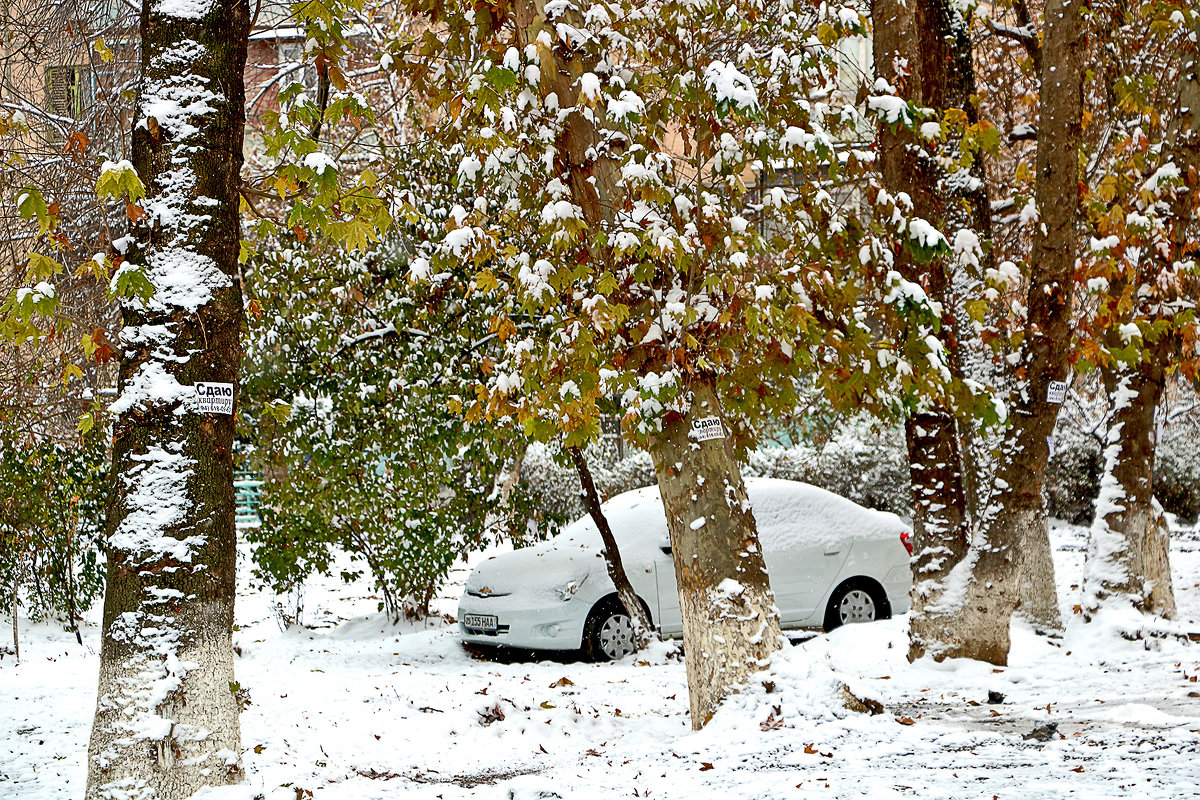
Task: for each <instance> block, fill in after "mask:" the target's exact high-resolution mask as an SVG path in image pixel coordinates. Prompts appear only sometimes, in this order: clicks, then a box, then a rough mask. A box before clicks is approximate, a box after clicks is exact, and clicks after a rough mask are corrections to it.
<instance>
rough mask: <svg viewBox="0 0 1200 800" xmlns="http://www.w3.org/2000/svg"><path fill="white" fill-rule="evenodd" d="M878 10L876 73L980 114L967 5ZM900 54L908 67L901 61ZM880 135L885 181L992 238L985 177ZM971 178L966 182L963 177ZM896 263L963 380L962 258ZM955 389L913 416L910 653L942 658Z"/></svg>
mask: <svg viewBox="0 0 1200 800" xmlns="http://www.w3.org/2000/svg"><path fill="white" fill-rule="evenodd" d="M871 14H872V20H873V21H874V23H875V42H874V45H875V53H876V55H875V69H876V75H877V76H878V77H879V78H883V79H884V80H886V81H888V83H889V84H891V85H893V86H896V87H897V88H898V89H900V90H901V91H902V96H904V97H905V98H906V99H908V100H910V101H912V102H914V103H915V104H917V105H918V106H922V107H927V108H933V109H936V110H937V111H939V112H941V111H943V110H945V109H948V108H959V109H962V110H964V111H966V112H967V113H968V115H969V116H970V117H973V116H974V113H975V112H974V108H973V106H972V105H971V102H970V98H971V96H972V95H973V94H974V92H975V72H974V66H973V64H972V60H971V43H970V40H969V39H968V38H967V36H966V32H967V26H966V25H965V24H964V23H963V20H962V18H961V16H960V15H959V14H958V12H956V11H955V10H954V9H953V8H952V7H951V6H950V4H949V3H946V2H943V0H918V1H917V2H915V3H905V2H902V1H901V0H874V2H873V4H872V12H871ZM898 61H899V62H900V63H903V65H904V68H903V69H897V62H898ZM878 135H879V168H880V174H881V176H882V178H883V183H884V185H885V187H886V188H887V189H888V191H889V192H891V193H892V194H899V193H900V192H904V193H906V194H908V196H909V197H910V198H911V199H912V202H913V209H912V213H913V215H914V216H917V217H920V218H922V219H924V220H926V221H928V222H930V223H931V224H933V225H934V226H935V227H937V228H938V229H939V230H942V231H943V232H944V233H946V234H947V235H949V236H951V237H952V236H953V235H954V233H955V230H956V229H960V228H964V227H968V228H972V229H974V231H976V232H977V233H979V234H982V235H983V236H984V237H985V238H986V233H984V232H985V231H986V229H987V228H988V219H989V218H988V214H987V196H986V192H985V190H984V189H983V188H982V187H983V182H982V180H981V181H979V188H978V189H977V190H975V191H973V192H969V193H968V194H966V195H964V194H962V193H960V192H958V191H956V190H955V188H954V187H952V186H951V185H950V182H949V181H948V180H947V177H948V176H947V175H946V172H945V170H944V169H943V168H942V167H941V166H940V164H939V163H938V161H937V160H936V158H935V157H934V154H933V153H930V152H928V150H927V149H926V148H927V145H923V143H922V142H921V141H920V140H919V139H918V137H917V136H915V135H914V133H913V132H912V131H909V130H905V129H902V128H899V127H898V126H886V125H881V126H880V130H879V134H878ZM945 146H946V147H947V148H949V149H954V148H956V146H957V143H956V142H954V141H951V142H947V144H946V145H945ZM979 163H980V162H979V161H978V160H976V164H977V165H978V164H979ZM962 184H963V182H962V181H959V182H958V184H957V185H958V186H961V185H962ZM895 264H896V269H897V270H898V271H899V272H900V274H901V275H903V276H904V278H905V279H906V280H909V281H912V282H914V283H918V284H920V285H921V286H922V287H923V288H924V289H925V291H926V294H927V295H928V296H929V297H930V298H932V299H933V300H935V301H937V302H938V303H940V304H941V305H942V308H943V309H944V313H943V318H942V327H941V329H940V330H939V331H938V332H937V334H936V335H937V338H938V340H939V342H940V343H941V345H942V347H943V348H945V351H946V352H947V353H949V354H951V365H950V366H951V373H952V376H953V377H954V378H955V379H956V380H960V379H961V378H962V370H961V367H960V366H959V365H960V363H961V362H960V354H959V352H958V348H959V347H960V346H961V343H962V342H963V341H964V338H963V336H962V334H961V331H960V330H959V325H958V319H959V318H958V316H957V315H956V313H955V309H956V306H957V298H956V297H955V296H954V288H953V287H954V278H953V271H954V268H955V266H954V265H953V264H952V263H951V262H950V261H949V260H948V259H946V258H935V259H934V260H933V261H932V262H930V263H929V264H919V263H917V262H916V260H915V259H914V258H913V256H912V254H911V253H909V252H908V251H907V250H906V249H904V248H898V249H897V251H896V253H895ZM907 333H909V332H906V334H907ZM947 389H948V391H947V393H946V394H944V395H943V396H941V397H928V398H925V399H924V403H925V408H924V409H923V410H920V411H916V412H914V413H913V414H912V415H911V416H910V417H909V419H908V420H907V421H906V423H905V440H906V443H907V447H908V457H909V478H910V483H911V486H912V501H913V506H912V507H913V553H914V557H913V571H914V577H915V579H914V581H913V590H912V612H911V614H910V616H909V653H908V656H909V659H910V660H915V659H917V658H920V657H921V656H923V655H926V654H931V655H933V656H934V657H935V658H939V659H940V658H941V657H942V652H943V650H944V647H945V642H946V641H947V637H948V634H947V630H948V628H951V627H953V620H954V617H955V615H956V613H957V605H956V603H955V598H954V597H953V596H952V594H951V596H948V595H947V589H948V588H949V584H948V583H947V582H948V581H949V580H950V578H951V573H952V572H953V571H954V569H955V567H956V566H957V565H958V564H959V562H961V561H962V559H963V557H964V556H965V555H966V554H967V550H968V546H969V543H970V535H971V514H970V508H969V496H968V492H967V490H966V485H965V476H966V473H967V470H966V468H965V465H964V449H963V446H962V442H961V441H960V438H959V430H958V429H959V425H958V421H957V419H956V417H955V413H954V409H953V408H952V407H951V402H950V400H949V387H947Z"/></svg>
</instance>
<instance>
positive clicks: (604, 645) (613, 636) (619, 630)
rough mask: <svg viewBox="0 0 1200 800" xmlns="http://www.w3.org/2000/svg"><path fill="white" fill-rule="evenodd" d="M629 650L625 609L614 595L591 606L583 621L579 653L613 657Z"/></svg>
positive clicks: (606, 658)
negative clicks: (581, 647)
mask: <svg viewBox="0 0 1200 800" xmlns="http://www.w3.org/2000/svg"><path fill="white" fill-rule="evenodd" d="M632 652H633V625H632V623H631V622H630V619H629V612H627V611H626V610H625V607H624V606H623V605H621V601H620V600H617V599H616V598H615V597H613V598H606V599H604V600H601V601H600V602H599V603H597V604H596V605H595V607H593V608H592V611H591V613H590V614H588V618H587V622H585V623H584V625H583V653H584V655H586V656H587V657H588V659H590V660H591V661H617V660H619V659H621V658H624V657H625V656H627V655H629V654H630V653H632Z"/></svg>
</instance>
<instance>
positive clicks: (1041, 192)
mask: <svg viewBox="0 0 1200 800" xmlns="http://www.w3.org/2000/svg"><path fill="white" fill-rule="evenodd" d="M1042 42H1043V44H1042V65H1043V73H1042V77H1043V80H1042V85H1041V93H1040V98H1039V112H1038V116H1039V131H1038V148H1037V192H1036V202H1037V208H1038V216H1039V220H1038V222H1037V223H1036V224H1035V228H1034V236H1033V253H1032V258H1031V266H1030V278H1029V296H1028V310H1027V322H1026V329H1025V339H1024V343H1023V347H1022V359H1021V362H1020V366H1019V370H1018V380H1019V382H1020V386H1021V389H1020V392H1019V394H1018V395H1017V397H1016V398H1015V400H1014V402H1013V403H1012V407H1011V409H1010V423H1011V427H1010V428H1009V431H1008V433H1007V435H1006V436H1005V440H1004V444H1003V445H1002V447H1001V453H1000V458H999V462H998V464H997V469H996V477H995V486H994V488H993V492H992V497H991V500H990V502H989V506H988V508H987V509H986V510H985V512H984V519H983V520H982V521H981V526H980V527H981V531H980V533H979V534H978V535H977V536H976V539H975V541H974V542H973V544H972V553H971V554H970V556H969V558H971V559H973V561H974V569H973V576H972V579H971V581H970V582H969V584H968V586H967V597H966V602H965V605H964V607H963V609H962V613H961V614H959V616H958V617H957V618H956V621H957V623H958V624H957V626H956V631H955V638H956V639H957V642H956V643H955V645H954V646H953V647H952V649H951V651H950V652H949V653H948V655H952V656H955V657H962V658H977V659H980V660H983V661H989V662H991V663H993V664H1006V663H1007V662H1008V650H1009V623H1010V621H1011V618H1012V614H1013V612H1014V611H1016V610H1018V609H1020V610H1021V612H1022V613H1024V614H1025V615H1026V616H1028V617H1029V618H1030V619H1031V621H1032V622H1033V623H1034V624H1035V625H1036V626H1038V627H1039V628H1041V629H1045V630H1056V629H1059V628H1061V625H1062V623H1061V618H1060V616H1059V612H1058V598H1057V593H1056V591H1055V584H1054V564H1053V562H1052V561H1051V560H1050V544H1049V535H1048V532H1047V525H1046V511H1045V504H1044V499H1043V497H1042V484H1043V476H1044V474H1045V471H1046V462H1047V461H1048V460H1049V457H1050V437H1051V436H1052V435H1053V433H1054V424H1055V422H1056V420H1057V419H1058V411H1059V405H1058V404H1057V403H1053V402H1051V401H1050V399H1049V398H1048V394H1047V393H1048V391H1049V389H1050V384H1051V382H1052V381H1065V380H1066V378H1067V371H1068V369H1069V364H1068V356H1069V353H1070V346H1071V313H1072V288H1073V285H1074V274H1075V260H1076V256H1077V249H1078V242H1079V144H1080V139H1081V137H1082V131H1083V125H1082V113H1083V108H1082V106H1083V103H1082V100H1083V70H1084V66H1085V65H1084V54H1085V47H1084V44H1085V33H1084V21H1083V14H1082V4H1081V3H1078V2H1072V1H1071V0H1050V2H1048V3H1047V4H1046V8H1045V25H1044V28H1043V36H1042Z"/></svg>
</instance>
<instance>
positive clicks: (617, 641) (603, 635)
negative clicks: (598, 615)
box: [600, 614, 633, 661]
mask: <svg viewBox="0 0 1200 800" xmlns="http://www.w3.org/2000/svg"><path fill="white" fill-rule="evenodd" d="M600 651H601V652H602V653H604V655H605V656H606V657H608V658H609V659H611V660H613V661H616V660H617V659H618V658H621V657H622V656H627V655H629V654H630V653H632V652H633V625H631V624H630V622H629V617H627V616H625V615H624V614H613V615H612V616H610V617H609V618H608V619H606V620H605V621H604V624H603V625H601V626H600Z"/></svg>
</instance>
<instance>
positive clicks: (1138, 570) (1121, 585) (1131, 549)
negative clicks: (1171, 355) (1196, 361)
mask: <svg viewBox="0 0 1200 800" xmlns="http://www.w3.org/2000/svg"><path fill="white" fill-rule="evenodd" d="M1164 338H1165V337H1164ZM1165 361H1166V354H1165V353H1153V354H1152V353H1147V354H1146V358H1144V359H1143V360H1142V361H1140V362H1139V363H1138V364H1137V365H1135V366H1132V367H1127V368H1125V369H1119V368H1118V369H1114V370H1112V372H1113V373H1115V374H1113V376H1112V378H1113V380H1112V382H1113V383H1114V384H1115V386H1116V390H1115V392H1114V396H1115V402H1116V407H1115V408H1114V409H1113V414H1112V418H1111V419H1110V420H1109V423H1108V439H1107V442H1106V445H1105V449H1104V474H1103V477H1102V478H1101V481H1100V496H1099V498H1098V499H1097V501H1096V520H1095V522H1094V523H1093V524H1092V532H1091V537H1090V540H1089V542H1088V552H1087V561H1086V563H1085V568H1084V581H1083V603H1082V605H1083V612H1084V618H1085V619H1088V620H1090V619H1091V618H1093V617H1094V616H1095V615H1096V614H1097V612H1098V611H1100V609H1101V608H1102V607H1104V606H1106V605H1108V604H1110V603H1111V602H1112V601H1113V600H1114V599H1119V600H1121V601H1123V603H1124V604H1125V605H1126V606H1127V607H1130V606H1131V607H1133V608H1135V609H1137V610H1138V611H1141V612H1142V613H1145V614H1154V615H1158V616H1161V617H1168V618H1169V617H1172V616H1174V614H1175V594H1174V591H1173V589H1172V586H1171V566H1170V562H1169V558H1168V543H1169V532H1168V529H1167V521H1166V517H1165V515H1164V514H1163V511H1162V508H1160V507H1159V505H1158V503H1157V501H1155V499H1154V448H1155V422H1154V415H1155V410H1156V409H1157V407H1158V401H1159V398H1160V397H1161V396H1162V391H1163V380H1164V378H1165V377H1166V375H1165V372H1166V370H1165V368H1164V366H1163V365H1164V363H1165Z"/></svg>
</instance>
